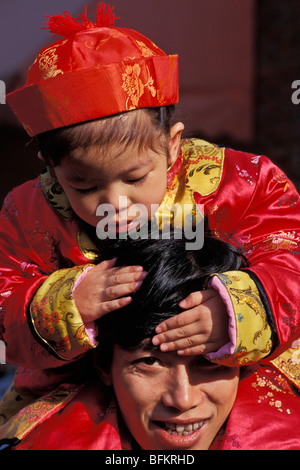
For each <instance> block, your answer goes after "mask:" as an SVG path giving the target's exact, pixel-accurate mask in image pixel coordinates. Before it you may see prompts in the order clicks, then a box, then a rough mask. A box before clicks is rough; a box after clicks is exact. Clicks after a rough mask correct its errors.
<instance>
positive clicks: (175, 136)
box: [168, 122, 184, 166]
mask: <svg viewBox="0 0 300 470" xmlns="http://www.w3.org/2000/svg"><path fill="white" fill-rule="evenodd" d="M183 130H184V125H183V124H182V122H176V124H174V125H173V126H172V127H171V130H170V139H169V161H168V164H169V166H171V165H173V163H175V162H176V160H177V157H178V154H179V150H180V139H181V134H182V132H183Z"/></svg>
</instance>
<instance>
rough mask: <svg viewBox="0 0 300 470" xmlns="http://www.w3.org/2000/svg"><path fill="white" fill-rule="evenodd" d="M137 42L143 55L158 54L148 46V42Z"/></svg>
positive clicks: (151, 55)
mask: <svg viewBox="0 0 300 470" xmlns="http://www.w3.org/2000/svg"><path fill="white" fill-rule="evenodd" d="M136 43H137V45H138V48H139V50H140V51H141V54H142V56H143V57H153V56H156V55H158V54H156V53H155V52H153V51H152V50H151V49H150V48H149V47H148V46H146V44H145V43H143V41H138V40H137V41H136Z"/></svg>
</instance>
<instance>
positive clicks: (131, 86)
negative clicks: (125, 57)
mask: <svg viewBox="0 0 300 470" xmlns="http://www.w3.org/2000/svg"><path fill="white" fill-rule="evenodd" d="M125 70H126V72H125V73H123V74H122V80H123V84H122V88H123V90H125V91H126V93H127V94H128V98H127V100H126V109H127V110H129V109H135V108H137V106H138V103H139V100H140V98H141V97H142V96H143V94H144V93H145V88H148V89H149V91H150V93H151V95H152V96H153V97H154V96H155V95H156V89H155V88H154V86H153V83H154V80H153V78H152V77H151V75H150V72H149V69H148V67H147V72H148V81H147V83H143V82H142V80H141V78H140V74H141V67H140V66H139V64H134V65H127V66H126V68H125ZM130 102H131V103H130Z"/></svg>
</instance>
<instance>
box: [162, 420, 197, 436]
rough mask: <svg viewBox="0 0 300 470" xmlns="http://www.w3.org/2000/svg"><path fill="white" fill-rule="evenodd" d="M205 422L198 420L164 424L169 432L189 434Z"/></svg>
mask: <svg viewBox="0 0 300 470" xmlns="http://www.w3.org/2000/svg"><path fill="white" fill-rule="evenodd" d="M203 423H204V421H197V422H196V423H189V424H175V423H164V425H165V427H166V429H167V431H168V433H169V434H177V435H182V436H186V435H187V434H191V433H192V432H195V431H197V429H199V428H201V426H202V425H203Z"/></svg>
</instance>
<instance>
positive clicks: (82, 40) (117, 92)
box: [7, 2, 178, 136]
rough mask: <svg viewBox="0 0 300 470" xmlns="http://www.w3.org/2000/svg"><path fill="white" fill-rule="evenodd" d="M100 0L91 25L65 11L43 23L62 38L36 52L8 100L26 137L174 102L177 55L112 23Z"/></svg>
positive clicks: (176, 81)
mask: <svg viewBox="0 0 300 470" xmlns="http://www.w3.org/2000/svg"><path fill="white" fill-rule="evenodd" d="M113 10H114V8H110V6H109V5H107V6H106V5H105V4H104V3H103V2H101V3H100V4H99V5H98V11H97V19H96V23H92V22H91V21H89V20H88V19H87V16H86V10H85V13H84V14H83V15H80V17H79V18H72V17H71V15H70V13H69V12H64V14H63V15H61V14H59V15H53V16H51V17H49V18H50V19H49V21H48V22H47V23H45V24H46V25H47V28H45V29H49V30H50V31H51V32H52V33H55V34H58V35H60V36H63V39H61V40H59V41H57V42H55V43H54V44H51V45H50V46H48V47H46V48H44V49H42V50H41V52H40V53H39V54H38V56H37V58H36V60H35V62H34V63H33V65H32V66H31V67H30V69H29V72H28V80H27V83H26V84H25V85H24V87H23V88H21V89H19V90H16V91H14V92H12V93H10V94H8V95H7V102H8V104H9V105H10V106H11V108H12V110H13V111H14V112H15V114H16V116H17V117H18V119H19V120H20V122H21V123H22V125H23V126H24V128H25V130H26V131H27V132H28V134H29V135H30V136H35V135H37V134H40V133H41V132H45V131H49V130H51V129H57V128H59V127H65V126H69V125H71V124H76V123H79V122H84V121H89V120H91V119H97V118H101V117H104V116H110V115H113V114H117V113H120V112H124V111H129V110H131V109H137V108H145V107H153V106H166V105H169V104H175V103H177V102H178V56H177V55H166V54H165V53H164V52H163V51H162V50H161V49H159V48H158V47H157V46H156V45H155V44H153V42H152V41H150V40H149V39H148V38H146V37H145V36H142V35H141V34H140V33H138V32H137V31H134V30H131V29H127V28H116V27H114V20H115V19H116V17H115V14H114V13H113Z"/></svg>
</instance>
